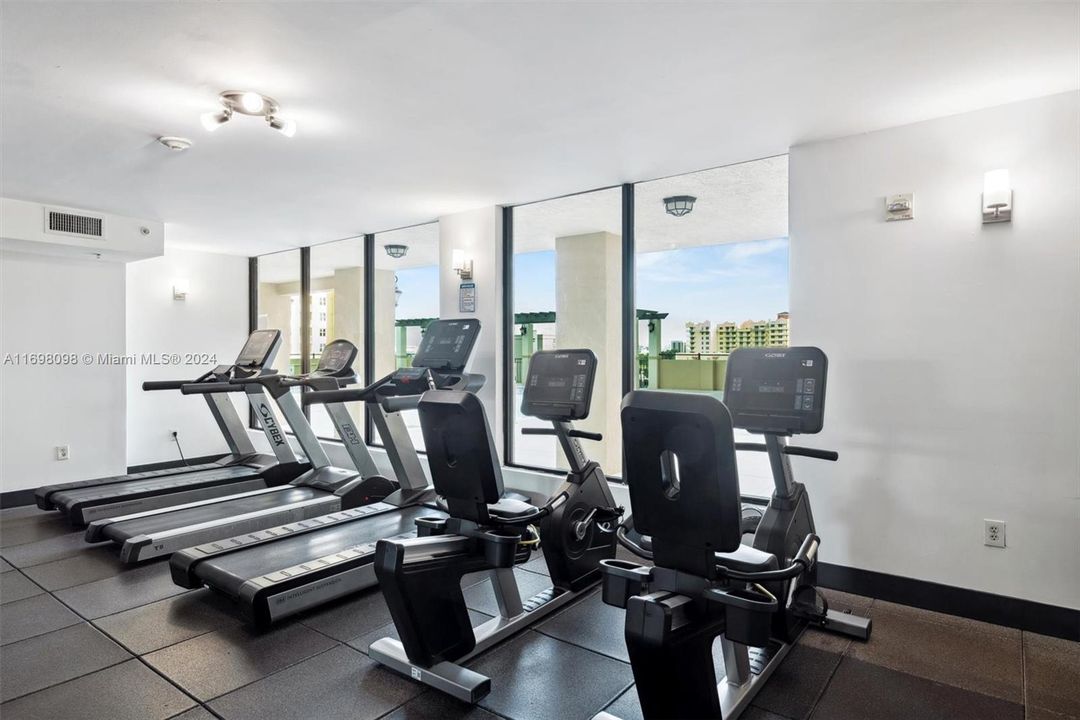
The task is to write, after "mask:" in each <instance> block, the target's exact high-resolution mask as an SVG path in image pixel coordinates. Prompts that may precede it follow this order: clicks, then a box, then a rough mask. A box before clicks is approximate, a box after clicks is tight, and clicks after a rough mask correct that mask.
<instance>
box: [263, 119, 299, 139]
mask: <svg viewBox="0 0 1080 720" xmlns="http://www.w3.org/2000/svg"><path fill="white" fill-rule="evenodd" d="M266 124H267V125H269V126H270V127H272V128H274V129H275V130H277V131H278V132H279V133H281V134H282V135H284V136H285V137H292V136H293V135H295V134H296V121H295V120H282V119H281V118H279V117H274V116H273V115H267V116H266Z"/></svg>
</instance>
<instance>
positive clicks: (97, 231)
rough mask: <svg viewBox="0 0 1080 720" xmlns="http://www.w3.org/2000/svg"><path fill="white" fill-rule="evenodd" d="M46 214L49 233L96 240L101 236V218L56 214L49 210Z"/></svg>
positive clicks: (63, 213) (54, 211)
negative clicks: (94, 238)
mask: <svg viewBox="0 0 1080 720" xmlns="http://www.w3.org/2000/svg"><path fill="white" fill-rule="evenodd" d="M48 213H49V231H50V232H59V233H67V234H69V235H82V236H84V237H97V238H99V237H101V235H102V222H101V218H98V217H91V216H90V215H76V214H74V213H65V212H57V211H56V210H49V211H48Z"/></svg>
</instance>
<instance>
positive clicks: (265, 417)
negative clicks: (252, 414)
mask: <svg viewBox="0 0 1080 720" xmlns="http://www.w3.org/2000/svg"><path fill="white" fill-rule="evenodd" d="M259 415H261V416H262V424H263V427H264V428H266V432H267V434H268V435H269V436H270V437H271V439H272V440H273V441H274V444H275V445H284V444H285V436H284V435H282V434H281V429H280V428H278V425H277V420H275V419H274V413H272V412H270V408H268V407H266V403H259Z"/></svg>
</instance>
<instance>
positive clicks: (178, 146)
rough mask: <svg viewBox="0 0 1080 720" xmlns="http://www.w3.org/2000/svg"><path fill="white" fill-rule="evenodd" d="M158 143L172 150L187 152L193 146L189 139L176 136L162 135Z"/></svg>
mask: <svg viewBox="0 0 1080 720" xmlns="http://www.w3.org/2000/svg"><path fill="white" fill-rule="evenodd" d="M157 141H158V142H159V143H161V144H162V145H164V146H165V147H167V148H169V149H170V150H177V151H179V150H187V149H188V148H189V147H191V145H192V143H191V141H190V140H188V139H187V138H182V137H176V136H174V135H162V136H161V137H159V138H158V139H157Z"/></svg>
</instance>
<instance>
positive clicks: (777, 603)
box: [597, 347, 871, 720]
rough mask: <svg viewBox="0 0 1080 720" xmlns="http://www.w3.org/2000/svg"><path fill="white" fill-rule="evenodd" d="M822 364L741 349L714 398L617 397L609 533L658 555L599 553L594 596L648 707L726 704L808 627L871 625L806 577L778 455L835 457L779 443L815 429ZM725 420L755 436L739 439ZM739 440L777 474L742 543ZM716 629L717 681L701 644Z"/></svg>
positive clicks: (743, 700) (720, 713) (741, 705)
mask: <svg viewBox="0 0 1080 720" xmlns="http://www.w3.org/2000/svg"><path fill="white" fill-rule="evenodd" d="M826 371H827V359H826V357H825V354H824V353H823V352H822V351H821V350H819V349H817V348H812V347H800V348H766V349H758V348H754V349H740V350H736V351H735V352H734V353H732V354H731V356H730V357H729V358H728V368H727V380H726V382H725V389H724V403H721V402H720V401H719V400H716V399H715V398H712V397H709V396H704V395H693V394H685V393H664V392H641V391H638V392H633V393H630V394H629V395H627V397H626V398H625V399H624V400H623V407H622V427H623V447H624V448H625V453H626V467H625V469H624V472H625V475H626V481H627V484H628V485H629V489H630V500H631V506H632V510H633V513H634V514H633V522H632V523H626V522H624V524H623V526H622V527H621V528H620V531H619V539H620V541H621V542H622V543H623V544H624V545H625V546H627V547H628V548H629V549H630V550H632V551H633V552H634V553H636V554H637V555H639V556H641V557H643V558H646V559H649V560H652V561H654V563H655V565H654V566H652V567H649V566H643V565H638V564H636V563H632V562H627V561H623V560H610V559H609V560H604V561H602V566H603V572H604V585H603V600H604V602H605V603H607V604H609V605H614V606H617V607H621V608H625V609H626V631H625V635H626V645H627V650H628V651H629V655H630V662H631V665H632V667H633V671H634V680H635V682H636V686H637V694H638V699H639V701H640V703H641V709H642V713H643V715H644V717H645V718H646V720H657V719H660V718H664V719H674V718H680V719H687V718H710V719H713V720H716V719H721V720H730V719H731V718H735V717H737V716H738V715H739V714H740V713H741V712H742V711H743V710H744V709H745V708H746V707H747V706H748V705H749V703H750V701H751V699H752V698H753V697H754V695H755V694H756V693H757V692H758V691H759V690H760V689H761V687H762V686H763V685H764V683H765V682H766V680H767V679H768V678H769V676H770V675H771V674H772V673H773V671H774V670H775V669H776V667H777V666H778V665H779V664H780V662H781V661H782V660H783V658H784V657H785V656H786V655H787V653H788V651H789V650H790V649H791V647H792V644H793V643H794V642H795V641H796V640H797V639H798V637H799V635H800V633H801V632H802V631H803V630H804V629H805V628H806V627H807V626H811V625H812V626H816V627H820V628H823V629H826V630H831V631H834V632H838V633H843V634H846V635H849V636H851V637H854V638H857V639H860V640H866V639H868V638H869V636H870V629H871V625H870V620H869V619H868V618H861V617H858V616H855V615H850V614H844V613H838V612H836V611H834V610H829V609H828V604H827V603H826V602H825V599H824V597H823V596H821V594H820V593H819V592H818V591H817V589H816V580H817V552H818V546H819V543H820V540H819V538H818V536H817V534H816V530H815V528H814V519H813V515H812V514H811V512H810V500H809V497H808V495H807V493H806V488H805V487H804V486H803V485H801V484H800V483H797V482H795V480H794V478H793V476H792V472H791V464H790V462H789V457H790V456H791V455H800V456H804V457H811V458H818V459H824V460H836V459H837V457H838V456H837V455H836V453H834V452H829V451H822V450H816V449H813V448H802V447H794V446H790V445H787V442H786V440H787V438H788V437H789V436H791V435H795V434H800V433H817V432H820V430H821V428H822V424H823V418H824V410H825V380H826ZM734 428H743V429H746V430H749V431H750V432H752V433H758V434H761V435H763V436H764V440H765V442H764V443H763V444H759V443H736V442H735V441H734V436H733V430H734ZM736 450H748V451H763V452H767V453H768V455H769V461H770V465H771V467H772V471H773V478H774V481H775V484H776V489H775V491H774V492H773V495H772V498H771V499H770V500H769V504H768V506H767V507H766V508H765V511H764V513H763V515H762V517H761V520H760V522H759V523H758V526H757V528H756V531H755V533H754V539H753V544H752V546H751V545H743V544H741V540H742V534H743V533H742V531H743V528H742V527H740V525H741V520H742V518H741V514H740V495H739V476H738V470H737V467H736V461H735V453H736ZM630 526H632V527H633V530H632V531H628V530H627V528H628V527H630ZM718 637H719V638H720V641H721V647H722V651H723V653H722V655H723V673H724V679H723V680H722V681H721V682H720V683H719V684H717V681H716V668H715V667H714V661H713V654H712V648H713V642H714V640H715V639H716V638H718ZM597 718H608V719H610V718H611V716H610V715H608V714H607V713H600V715H598V716H597Z"/></svg>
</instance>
